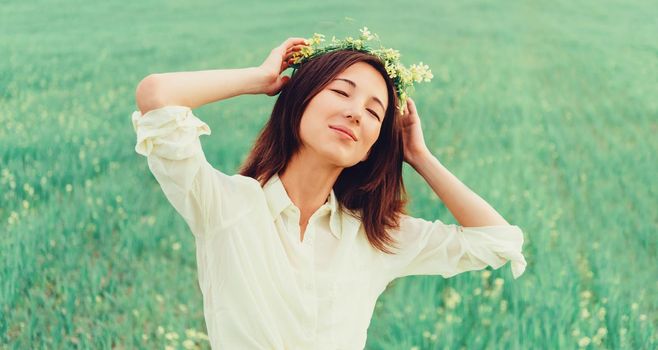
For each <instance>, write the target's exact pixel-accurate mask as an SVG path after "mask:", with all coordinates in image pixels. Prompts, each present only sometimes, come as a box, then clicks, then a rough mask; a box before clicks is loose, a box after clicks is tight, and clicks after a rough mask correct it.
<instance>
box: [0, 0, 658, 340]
mask: <svg viewBox="0 0 658 350" xmlns="http://www.w3.org/2000/svg"><path fill="white" fill-rule="evenodd" d="M1 3H2V5H1V7H2V18H3V19H2V21H0V33H1V34H0V52H1V53H2V54H0V56H1V57H2V58H1V59H0V155H1V157H0V222H1V223H0V230H1V233H0V255H2V257H1V258H0V261H2V263H0V281H1V282H0V349H76V348H81V349H133V348H145V349H163V348H166V347H167V346H171V347H172V348H175V349H178V348H181V349H186V348H199V349H208V348H209V343H208V342H207V340H205V337H204V336H205V333H206V329H205V323H204V319H203V311H202V296H201V292H200V290H199V287H198V284H197V279H196V278H197V276H196V262H195V252H194V237H193V236H192V234H191V233H190V231H189V229H188V228H187V226H186V225H185V223H184V221H183V219H182V218H181V217H180V216H178V215H177V214H176V212H175V210H174V209H173V207H172V206H171V205H170V204H169V203H168V202H167V200H166V198H165V197H164V194H163V193H162V191H161V189H160V187H159V185H158V184H157V182H156V181H155V179H154V178H153V176H152V175H151V174H150V172H149V170H148V167H147V163H146V158H144V157H142V156H140V155H138V154H137V153H136V152H135V150H134V146H135V141H136V138H135V133H134V131H133V129H132V124H131V120H130V115H131V113H132V112H133V111H134V110H135V109H136V105H135V95H134V93H135V88H136V86H137V83H138V82H139V81H140V80H141V79H142V78H144V77H145V76H147V75H148V74H150V73H160V72H169V71H187V70H203V69H217V68H243V67H248V66H256V65H259V64H260V63H261V62H262V61H263V60H264V59H265V57H267V55H268V54H269V52H270V50H271V49H272V48H273V47H274V46H277V45H279V44H280V43H281V42H282V41H283V40H285V39H286V38H287V37H290V36H301V37H310V36H311V35H312V34H313V32H318V33H323V34H325V35H327V37H328V38H331V35H336V36H337V37H344V36H346V35H358V29H359V28H361V27H363V26H367V27H368V28H369V29H370V31H372V32H373V33H377V34H378V35H379V36H380V38H381V40H382V42H383V44H385V45H387V46H389V47H394V48H396V49H399V50H400V52H401V53H402V62H403V63H407V64H411V63H417V62H419V61H422V62H423V63H425V64H428V65H429V67H430V68H431V69H432V72H433V74H434V79H433V80H432V82H431V83H424V84H419V85H418V86H417V89H416V91H415V92H414V93H412V95H411V96H412V97H413V98H414V100H415V101H416V104H417V106H418V112H419V114H420V117H421V119H422V125H423V129H424V133H425V141H426V142H427V143H428V145H429V146H430V149H431V151H432V152H433V153H434V155H435V156H436V157H437V158H438V159H439V160H440V161H441V162H442V163H443V164H444V165H446V167H448V168H449V169H450V170H451V171H452V172H453V173H454V174H455V175H456V176H457V177H459V178H460V179H461V180H462V181H463V182H464V183H465V184H467V185H468V186H469V187H470V188H471V189H473V190H474V191H475V192H477V193H478V194H479V195H480V196H482V197H483V198H484V199H485V200H487V201H488V202H489V203H490V204H491V205H492V206H493V207H494V208H496V209H497V210H498V212H499V213H501V215H503V216H504V217H505V218H506V219H507V220H508V221H509V222H510V223H512V224H515V225H518V226H519V227H521V228H522V229H523V231H524V233H525V237H526V243H525V246H524V254H525V256H526V259H527V261H528V267H527V270H526V272H525V274H524V275H523V276H522V277H520V278H519V279H517V280H514V279H512V276H511V270H510V267H509V264H507V265H505V266H503V267H502V268H501V269H498V270H492V269H491V268H487V269H486V270H483V271H474V272H468V273H463V274H460V275H458V276H455V277H453V278H450V279H444V278H442V277H440V276H410V277H405V278H402V279H398V280H395V281H394V282H393V283H392V284H391V285H390V287H389V289H387V290H386V292H385V293H384V294H382V296H381V297H380V299H379V301H378V304H377V307H376V310H375V314H374V316H373V319H372V323H371V326H370V328H369V329H368V343H367V349H418V350H419V349H540V348H546V349H572V348H579V347H581V348H588V349H650V348H656V347H657V346H658V345H657V344H658V332H657V329H658V278H657V277H658V253H657V252H656V249H657V243H658V235H657V234H658V210H657V209H658V200H657V198H658V181H656V174H658V156H657V155H656V153H657V152H658V137H656V135H658V98H657V97H656V96H658V80H657V79H656V77H658V40H656V33H658V22H657V21H656V13H658V7H657V6H656V4H655V2H653V1H632V2H622V1H611V0H604V1H592V0H587V1H582V2H578V3H577V4H576V3H575V2H573V1H553V2H550V3H548V2H546V3H541V2H538V1H509V2H487V1H465V2H456V1H441V2H439V1H409V2H406V3H403V2H396V3H391V4H390V5H388V4H386V5H382V4H381V2H379V1H362V2H356V1H344V2H343V1H341V2H297V1H277V2H272V3H270V2H265V1H262V2H255V1H247V2H245V1H241V2H213V1H192V2H174V1H165V2H159V1H142V2H137V3H130V2H125V1H106V2H97V3H96V4H90V3H89V2H86V1H51V0H42V1H30V2H27V1H17V0H13V1H2V2H1ZM274 101H275V98H274V97H268V96H265V95H259V96H255V95H249V96H239V97H236V98H233V99H229V100H224V101H220V102H218V103H214V104H210V105H206V106H203V107H201V108H199V109H196V110H195V114H196V115H197V116H198V117H199V118H201V119H202V120H204V121H205V122H207V123H208V124H209V126H210V127H211V129H212V130H213V134H212V135H211V136H205V137H203V138H201V140H202V143H203V147H204V150H205V153H206V156H207V158H208V160H209V161H210V163H211V164H213V165H214V166H215V167H216V168H218V169H221V170H222V171H224V172H226V173H231V174H234V173H235V172H236V170H237V168H238V166H239V165H240V164H241V162H242V161H243V160H244V159H245V157H246V155H247V152H248V150H249V149H250V147H251V144H252V142H253V141H254V140H255V137H256V135H257V133H258V131H259V130H260V128H261V127H262V126H263V124H264V123H265V121H266V120H267V118H268V117H269V113H270V111H271V108H272V106H273V104H274ZM404 173H405V183H406V185H407V190H408V192H409V195H410V198H411V202H410V205H409V212H410V214H411V215H413V216H417V217H423V218H426V219H428V220H430V219H441V220H442V221H444V222H446V223H455V222H456V221H455V219H454V218H453V217H452V216H451V214H450V212H449V211H448V210H447V209H446V207H445V206H444V205H443V204H442V203H441V202H440V200H439V199H438V197H436V195H435V194H434V193H433V192H432V190H431V188H430V187H429V186H428V185H427V184H426V183H425V182H424V180H423V178H422V177H420V175H418V174H417V173H415V172H414V170H413V168H411V167H410V166H408V165H405V168H404ZM652 179H653V180H652ZM346 317H347V316H346Z"/></svg>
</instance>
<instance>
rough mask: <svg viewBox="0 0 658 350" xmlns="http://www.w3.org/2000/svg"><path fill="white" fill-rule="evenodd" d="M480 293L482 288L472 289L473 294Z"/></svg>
mask: <svg viewBox="0 0 658 350" xmlns="http://www.w3.org/2000/svg"><path fill="white" fill-rule="evenodd" d="M480 294H482V289H481V288H480V287H478V288H475V289H473V295H480Z"/></svg>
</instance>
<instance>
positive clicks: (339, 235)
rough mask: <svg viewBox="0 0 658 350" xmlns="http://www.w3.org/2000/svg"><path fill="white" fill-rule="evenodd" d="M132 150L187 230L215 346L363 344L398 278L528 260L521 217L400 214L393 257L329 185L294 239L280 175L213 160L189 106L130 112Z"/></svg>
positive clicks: (294, 218) (516, 265)
mask: <svg viewBox="0 0 658 350" xmlns="http://www.w3.org/2000/svg"><path fill="white" fill-rule="evenodd" d="M132 124H133V129H134V130H135V132H136V135H137V143H136V146H135V151H136V152H137V153H139V154H141V155H143V156H145V157H146V158H147V163H148V167H149V169H150V171H151V173H152V174H153V176H154V177H155V179H156V180H157V182H158V183H159V184H160V187H161V188H162V191H163V192H164V195H165V197H166V198H167V200H168V201H169V203H170V204H171V205H172V206H173V207H174V209H175V210H176V211H177V212H178V213H179V214H180V215H181V217H182V218H183V219H184V220H185V222H186V223H187V225H188V226H189V228H190V231H191V233H192V234H193V235H194V238H195V245H196V259H197V269H198V281H199V287H200V290H201V293H202V295H203V309H204V317H205V321H206V328H207V331H208V338H209V340H210V344H211V347H212V348H213V349H363V348H364V347H365V344H366V335H367V330H368V325H369V324H370V320H371V317H372V314H373V310H374V306H375V302H376V300H377V298H378V297H379V295H380V294H381V293H382V292H383V291H384V290H385V288H386V286H387V285H388V284H389V283H390V282H391V281H393V280H394V279H396V278H398V277H403V276H409V275H441V276H443V277H446V278H447V277H451V276H454V275H457V274H459V273H461V272H465V271H473V270H480V269H483V268H485V267H487V266H491V267H493V268H495V269H497V268H499V267H501V266H502V265H503V264H505V263H506V262H507V261H511V268H512V275H513V277H514V278H517V277H519V276H520V275H521V274H522V273H523V272H524V270H525V266H526V261H525V258H524V257H523V255H522V253H521V248H522V245H523V232H522V231H521V229H520V228H519V227H518V226H514V225H512V226H508V225H505V226H502V225H501V226H482V227H461V226H457V225H454V224H444V223H443V222H441V221H439V220H434V221H428V220H425V219H422V218H415V217H412V216H408V215H403V216H402V217H401V219H400V227H399V228H397V229H395V230H392V231H391V234H392V235H393V237H394V238H395V239H396V241H397V242H398V247H399V248H398V249H397V250H395V251H396V252H397V254H395V255H388V254H385V253H382V252H381V251H379V250H377V249H376V248H373V247H372V246H371V245H370V243H369V242H368V239H367V238H366V235H365V231H364V228H363V226H362V225H361V222H360V220H359V219H358V217H357V215H356V214H355V213H354V212H352V211H350V210H349V209H347V208H343V207H342V206H341V205H340V203H339V202H338V201H337V199H336V196H335V193H334V191H333V189H332V190H331V193H330V194H329V196H328V198H327V201H326V202H325V203H324V204H323V205H322V206H321V207H320V208H318V209H317V210H316V211H315V212H314V213H313V214H312V215H311V217H310V219H309V221H308V224H307V226H306V229H305V233H304V237H303V240H300V225H299V219H300V211H299V208H297V207H296V206H295V205H294V204H293V203H292V201H291V200H290V197H289V196H288V194H287V192H286V189H285V187H284V186H283V183H282V182H281V180H280V178H279V176H278V174H275V175H274V176H273V177H271V178H270V179H269V180H268V181H267V182H266V183H265V185H264V186H262V187H261V185H260V183H259V182H258V181H257V180H255V179H253V178H251V177H247V176H242V175H240V174H236V175H228V174H226V173H224V172H222V171H221V170H218V169H215V168H213V167H212V166H211V165H210V164H209V163H208V162H207V160H206V158H205V155H204V153H203V150H202V147H201V143H200V140H199V136H200V135H210V133H211V130H210V128H209V127H208V125H207V124H206V123H204V122H203V121H201V120H200V119H198V118H197V117H196V116H195V115H194V114H193V113H192V110H191V109H190V108H189V107H185V106H165V107H161V108H158V109H154V110H151V111H149V112H147V113H146V114H144V115H142V114H141V113H140V112H139V111H135V112H133V114H132Z"/></svg>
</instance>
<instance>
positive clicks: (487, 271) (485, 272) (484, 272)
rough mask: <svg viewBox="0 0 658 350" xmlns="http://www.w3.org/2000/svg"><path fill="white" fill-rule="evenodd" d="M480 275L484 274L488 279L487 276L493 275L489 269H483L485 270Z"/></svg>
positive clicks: (483, 276)
mask: <svg viewBox="0 0 658 350" xmlns="http://www.w3.org/2000/svg"><path fill="white" fill-rule="evenodd" d="M480 275H481V276H482V278H483V279H487V278H489V276H491V271H489V270H483V271H482V272H481V273H480Z"/></svg>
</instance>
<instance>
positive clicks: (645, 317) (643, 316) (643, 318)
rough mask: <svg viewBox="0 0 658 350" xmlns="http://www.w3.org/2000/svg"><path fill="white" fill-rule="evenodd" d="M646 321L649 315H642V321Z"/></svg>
mask: <svg viewBox="0 0 658 350" xmlns="http://www.w3.org/2000/svg"><path fill="white" fill-rule="evenodd" d="M646 320H647V315H645V314H641V315H640V321H642V322H644V321H646Z"/></svg>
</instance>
